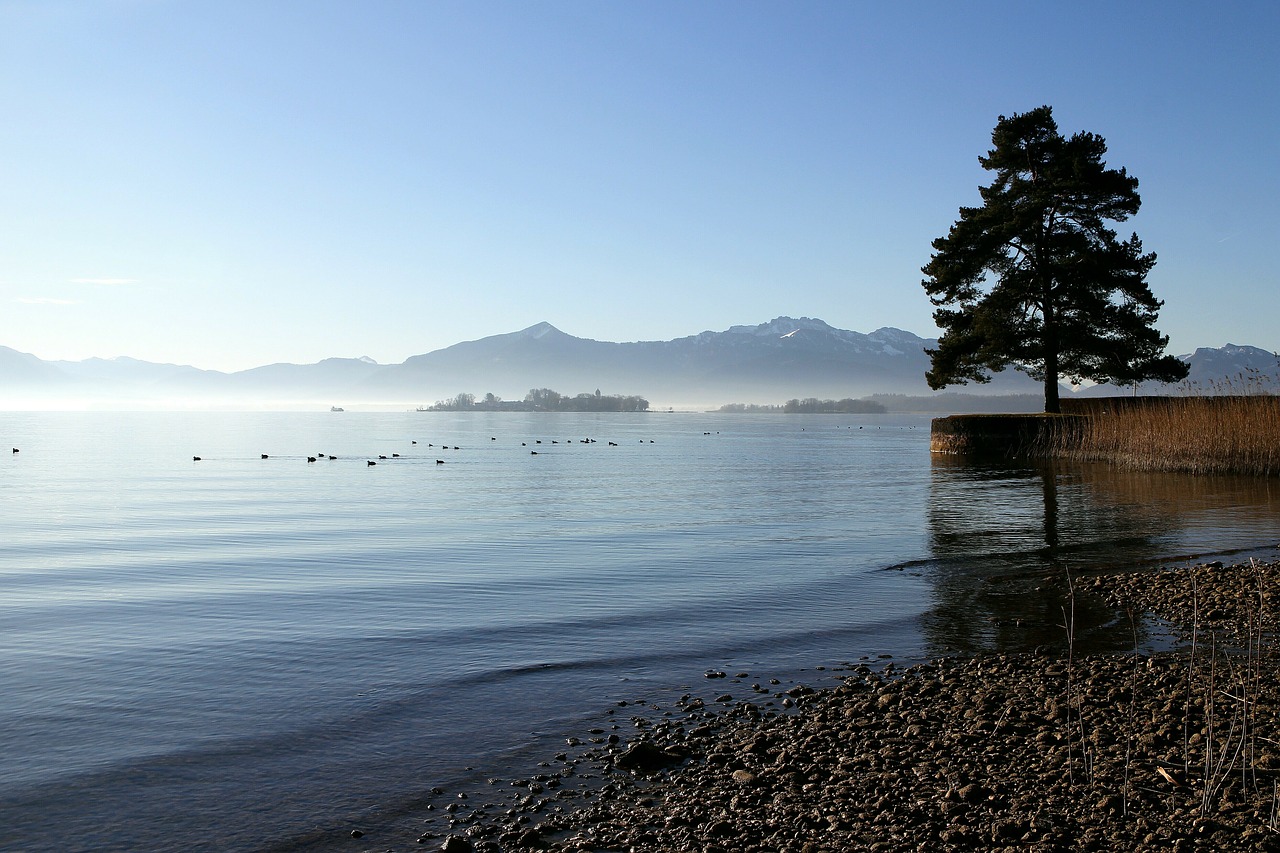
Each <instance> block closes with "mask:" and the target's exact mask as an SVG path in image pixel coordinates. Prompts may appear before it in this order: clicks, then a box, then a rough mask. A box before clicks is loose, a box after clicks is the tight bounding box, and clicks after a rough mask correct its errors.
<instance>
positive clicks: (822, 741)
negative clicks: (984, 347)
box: [329, 561, 1280, 853]
mask: <svg viewBox="0 0 1280 853" xmlns="http://www.w3.org/2000/svg"><path fill="white" fill-rule="evenodd" d="M1063 586H1064V591H1065V593H1066V599H1065V600H1066V604H1067V607H1066V608H1065V609H1064V615H1066V616H1067V619H1068V623H1067V624H1069V619H1070V617H1069V614H1070V612H1071V605H1072V604H1074V603H1075V602H1076V601H1077V600H1084V599H1089V598H1091V599H1094V600H1095V603H1096V601H1101V602H1102V603H1103V604H1104V605H1105V606H1106V607H1109V608H1111V609H1112V610H1113V612H1114V613H1115V614H1116V615H1117V618H1129V619H1133V620H1137V619H1139V618H1141V617H1142V616H1143V615H1151V616H1154V617H1157V618H1160V619H1163V620H1166V621H1167V622H1168V623H1170V624H1171V625H1174V626H1177V627H1178V628H1179V629H1180V632H1181V637H1180V640H1181V641H1180V643H1179V645H1178V647H1177V648H1175V649H1173V650H1171V651H1160V652H1156V653H1150V654H1149V653H1144V652H1142V651H1140V650H1138V649H1137V648H1135V650H1134V651H1132V652H1128V653H1120V654H1090V655H1075V654H1073V653H1072V652H1073V649H1072V647H1071V646H1070V644H1068V649H1067V652H1066V654H1056V653H1049V652H1044V651H1041V652H1039V653H1036V652H1026V653H1018V654H988V655H981V654H978V655H951V656H947V657H944V658H940V659H938V660H935V661H932V662H930V663H920V664H915V665H912V666H908V667H905V668H901V669H899V668H898V665H897V664H896V663H895V662H893V661H892V660H889V661H887V662H886V660H883V659H879V660H863V661H861V662H858V663H856V664H848V665H846V666H842V667H829V668H824V667H819V668H817V669H816V670H815V672H814V674H815V675H816V676H818V677H819V678H821V679H823V680H826V679H829V678H835V679H838V680H839V682H840V683H839V684H838V686H834V687H820V688H817V689H815V688H814V687H811V686H808V685H805V684H792V685H784V684H782V683H781V682H778V681H777V680H776V679H774V680H772V681H770V680H767V679H757V678H753V676H752V675H750V674H748V673H724V674H720V673H708V676H709V677H712V676H715V677H714V678H711V681H709V682H708V683H709V684H714V685H715V686H714V687H713V691H714V690H719V689H720V687H721V686H723V688H724V689H723V691H722V692H721V693H720V694H719V695H718V696H716V698H715V699H714V700H713V701H707V700H705V699H703V698H699V697H696V696H694V695H693V694H692V692H690V693H686V694H685V695H684V696H682V697H680V699H679V700H678V701H676V702H675V703H674V704H671V705H669V706H667V707H663V706H660V705H658V704H657V703H652V702H644V701H642V700H638V701H637V702H633V703H628V702H625V701H622V702H619V703H618V706H617V707H615V708H613V709H610V711H609V712H608V713H609V718H610V719H611V720H612V721H613V722H612V723H611V724H609V725H607V726H605V727H600V728H596V729H592V730H591V731H590V732H588V733H585V734H584V736H583V737H581V738H570V739H569V742H568V744H567V747H568V748H567V749H566V750H565V751H563V752H560V753H558V754H556V755H555V756H554V758H552V759H549V760H547V761H544V762H542V763H541V764H540V765H539V766H538V767H537V768H535V771H536V772H534V773H532V775H530V776H529V777H527V778H522V779H514V780H498V779H491V780H489V782H490V786H491V787H490V788H489V789H488V790H487V791H484V792H472V793H470V794H467V793H465V792H460V793H453V792H446V791H443V790H440V789H434V790H433V791H432V792H431V795H430V796H429V797H428V799H427V801H426V803H425V804H424V806H423V809H424V811H423V813H421V814H416V815H415V816H413V818H412V819H410V818H409V817H408V816H406V818H405V820H403V821H401V822H399V823H398V826H397V827H396V828H394V829H393V828H391V827H388V828H385V829H380V830H377V831H371V832H369V833H368V835H366V834H365V833H364V831H363V830H361V829H360V828H358V827H350V828H347V829H345V830H343V833H344V835H346V836H348V837H347V838H346V839H345V844H342V845H341V846H342V848H343V849H347V850H361V851H363V850H370V851H373V850H378V851H385V850H388V849H395V850H407V849H427V850H445V851H450V853H453V852H454V851H468V850H473V851H486V853H498V851H510V850H551V851H675V850H690V851H692V850H699V851H710V853H715V851H724V853H729V851H761V853H763V851H784V850H786V851H826V850H830V851H836V850H855V849H856V850H878V851H898V850H903V851H905V850H967V849H975V848H979V849H993V850H999V849H1009V850H1015V849H1016V850H1037V851H1056V850H1062V851H1066V850H1112V849H1129V850H1146V849H1151V850H1155V849H1160V850H1192V849H1217V850H1280V832H1278V831H1277V830H1280V795H1278V794H1277V790H1280V789H1278V788H1277V786H1278V785H1280V723H1278V722H1277V720H1278V719H1280V654H1278V653H1280V643H1277V640H1276V627H1277V626H1276V615H1275V613H1274V612H1272V607H1273V605H1274V604H1280V597H1278V598H1276V599H1274V600H1273V598H1272V595H1273V593H1272V590H1278V592H1277V593H1276V595H1277V596H1280V562H1274V561H1273V562H1257V561H1250V562H1247V563H1236V564H1234V565H1225V564H1223V563H1221V562H1218V561H1215V562H1211V563H1208V564H1202V565H1198V566H1188V567H1182V568H1177V569H1155V570H1140V571H1129V572H1122V573H1109V574H1103V575H1097V576H1090V577H1088V578H1085V579H1082V580H1077V581H1076V582H1074V583H1073V584H1072V585H1071V587H1070V588H1067V584H1066V583H1065V582H1064V584H1063ZM1134 631H1135V638H1136V631H1137V628H1136V622H1135V627H1134ZM1064 633H1065V631H1064ZM720 677H723V679H724V680H723V681H721V680H719V678H720ZM424 815H425V818H424ZM329 837H330V839H332V837H333V836H332V834H330V835H329ZM388 844H391V845H395V846H393V847H388V846H387V845H388ZM370 845H375V846H370Z"/></svg>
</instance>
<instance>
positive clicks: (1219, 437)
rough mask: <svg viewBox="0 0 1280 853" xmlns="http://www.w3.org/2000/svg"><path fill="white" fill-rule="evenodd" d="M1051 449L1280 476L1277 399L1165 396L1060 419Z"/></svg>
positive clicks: (1150, 464) (1151, 467)
mask: <svg viewBox="0 0 1280 853" xmlns="http://www.w3.org/2000/svg"><path fill="white" fill-rule="evenodd" d="M1051 454H1052V455H1054V456H1059V457H1066V458H1070V459H1080V460H1097V461H1104V462H1112V463H1116V464H1120V465H1124V466H1127V467H1132V468H1137V469H1139V470H1145V471H1185V472H1188V473H1194V474H1252V475H1259V474H1260V475H1263V476H1274V475H1276V474H1280V396H1275V395H1272V394H1256V395H1238V396H1188V397H1170V398H1163V399H1161V400H1159V401H1153V402H1152V403H1151V404H1149V405H1140V406H1116V407H1115V408H1114V409H1112V410H1110V411H1105V412H1098V413H1095V414H1091V415H1089V416H1088V417H1085V418H1078V419H1073V420H1071V421H1068V422H1065V423H1064V424H1063V425H1062V428H1061V429H1060V430H1058V432H1057V434H1056V435H1055V436H1054V438H1053V440H1052V450H1051Z"/></svg>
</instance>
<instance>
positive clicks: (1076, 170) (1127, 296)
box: [921, 106, 1187, 412]
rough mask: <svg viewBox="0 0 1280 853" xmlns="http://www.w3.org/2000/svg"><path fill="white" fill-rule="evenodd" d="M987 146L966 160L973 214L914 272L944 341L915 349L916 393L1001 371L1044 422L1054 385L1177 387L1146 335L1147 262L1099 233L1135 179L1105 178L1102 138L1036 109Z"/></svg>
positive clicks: (1150, 320)
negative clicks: (920, 376)
mask: <svg viewBox="0 0 1280 853" xmlns="http://www.w3.org/2000/svg"><path fill="white" fill-rule="evenodd" d="M991 142H992V146H993V147H992V149H991V150H990V151H989V152H987V155H986V156H985V157H979V158H978V162H979V163H981V164H982V167H983V168H984V169H987V170H989V171H992V172H994V173H995V178H994V180H992V182H991V184H990V185H989V186H985V187H980V188H979V193H980V194H981V196H982V202H983V204H982V206H981V207H961V208H960V218H959V219H958V220H957V221H956V222H955V224H954V225H952V226H951V230H950V231H949V232H948V234H947V236H945V237H939V238H938V239H936V240H934V241H933V248H934V250H935V253H934V255H933V256H932V258H931V260H930V261H929V263H928V264H926V265H925V266H924V267H923V268H922V269H921V271H922V272H923V273H924V274H925V276H926V278H925V280H924V282H923V284H924V288H925V291H926V292H927V293H928V294H929V300H930V301H931V302H932V303H933V304H934V305H935V306H937V310H936V311H934V314H933V318H934V322H935V323H937V325H938V328H940V329H942V330H943V334H942V335H941V336H940V337H939V339H938V347H937V349H932V350H928V353H929V357H930V358H931V359H932V369H931V370H930V371H929V372H928V373H927V374H926V375H925V378H926V379H927V380H928V382H929V386H930V387H931V388H934V389H940V388H944V387H946V386H948V385H953V384H964V383H966V382H969V381H974V382H988V381H990V375H991V373H992V372H997V371H1000V370H1003V369H1004V368H1005V367H1009V366H1013V367H1014V368H1016V369H1018V370H1022V371H1024V372H1026V373H1027V374H1029V375H1030V376H1032V377H1033V378H1035V379H1039V380H1043V382H1044V396H1045V411H1046V412H1057V411H1058V410H1059V402H1058V383H1059V381H1060V379H1061V378H1063V377H1065V378H1067V379H1069V380H1070V381H1071V382H1073V383H1078V382H1080V381H1082V380H1086V379H1087V380H1089V381H1092V382H1113V383H1116V384H1127V383H1131V382H1139V381H1142V380H1144V379H1158V380H1161V381H1165V382H1174V381H1177V380H1179V379H1182V378H1183V377H1185V376H1186V374H1187V366H1186V365H1185V364H1183V363H1182V362H1181V361H1179V360H1178V359H1176V358H1174V357H1173V356H1169V355H1164V349H1165V347H1166V346H1167V345H1168V343H1169V338H1168V337H1167V336H1165V335H1161V334H1160V332H1159V331H1157V329H1156V328H1155V321H1156V319H1157V316H1158V313H1159V310H1160V307H1161V306H1162V305H1163V304H1164V303H1163V302H1161V301H1160V300H1159V299H1156V298H1155V296H1154V295H1152V293H1151V290H1150V288H1149V287H1148V285H1147V273H1149V272H1150V271H1151V268H1152V267H1153V266H1154V265H1155V262H1156V256H1155V254H1154V253H1148V254H1143V251H1142V241H1140V240H1139V239H1138V236H1137V234H1133V235H1132V236H1130V237H1129V239H1127V240H1120V239H1118V238H1117V236H1116V232H1115V231H1113V230H1112V229H1111V228H1110V227H1108V226H1107V224H1106V223H1107V222H1123V221H1124V220H1126V219H1128V218H1129V217H1130V216H1131V215H1133V214H1135V213H1137V211H1138V208H1139V206H1140V205H1141V203H1142V201H1141V198H1140V197H1139V196H1138V180H1137V178H1134V177H1132V176H1130V175H1129V174H1127V173H1126V171H1125V170H1124V169H1123V168H1121V169H1118V170H1117V169H1109V168H1107V165H1106V162H1105V161H1104V160H1103V155H1105V154H1106V151H1107V144H1106V141H1105V140H1104V139H1103V138H1102V137H1100V136H1098V135H1096V134H1093V133H1083V132H1082V133H1077V134H1075V135H1073V136H1071V137H1070V138H1064V137H1063V136H1062V134H1061V133H1059V132H1058V125H1057V122H1055V121H1054V118H1053V110H1052V108H1051V107H1047V106H1045V107H1039V108H1038V109H1034V110H1031V111H1030V112H1026V113H1022V114H1014V115H1013V116H1010V117H1008V118H1006V117H1004V116H1001V117H1000V119H999V121H998V123H997V124H996V127H995V130H994V131H992V134H991Z"/></svg>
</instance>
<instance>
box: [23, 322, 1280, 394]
mask: <svg viewBox="0 0 1280 853" xmlns="http://www.w3.org/2000/svg"><path fill="white" fill-rule="evenodd" d="M936 344H937V341H936V340H934V339H930V338H921V337H919V336H917V335H914V334H912V333H911V332H906V331H903V330H901V329H894V328H881V329H877V330H875V331H874V332H870V333H867V334H864V333H861V332H853V331H847V330H843V329H836V328H834V327H832V326H830V325H828V324H827V323H825V322H823V321H822V320H818V319H813V318H809V317H801V318H798V319H797V318H792V317H778V318H776V319H773V320H770V321H769V322H767V323H761V324H759V325H757V326H732V327H730V328H728V329H726V330H724V331H721V332H712V331H705V332H701V333H699V334H696V335H690V336H688V337H683V338H676V339H674V340H670V341H638V342H632V343H611V342H607V341H596V340H591V339H589V338H579V337H574V336H573V335H569V334H566V333H564V332H562V331H560V330H559V329H557V328H556V327H555V326H553V325H551V324H550V323H538V324H537V325H534V326H530V327H529V328H527V329H521V330H520V331H517V332H510V333H507V334H500V335H493V336H490V337H486V338H481V339H479V340H474V341H464V342H462V343H457V344H454V345H452V346H449V347H445V348H444V349H439V350H435V351H433V352H428V353H424V354H422V355H415V356H413V357H411V358H408V359H406V360H405V361H404V362H403V363H401V364H390V365H381V364H377V363H376V362H374V361H373V360H372V359H368V358H329V359H325V360H323V361H320V362H317V363H315V364H271V365H264V366H262V367H256V368H253V369H251V370H243V371H238V372H234V373H223V372H219V371H214V370H201V369H199V368H196V367H192V366H188V365H174V364H155V363H151V362H144V361H138V360H136V359H131V358H117V359H98V358H91V359H86V360H84V361H79V362H67V361H57V362H52V361H51V362H45V361H42V360H40V359H39V358H36V357H35V356H33V355H29V354H26V353H20V352H17V351H16V350H12V349H8V348H5V347H0V394H5V395H8V396H9V397H11V398H17V399H40V398H42V397H48V398H65V397H70V398H73V399H79V400H83V401H87V402H89V403H94V402H104V403H105V402H106V401H110V402H112V403H119V402H120V401H122V400H123V401H125V402H128V401H138V402H140V403H155V402H157V401H166V400H183V401H205V402H209V403H216V404H219V405H229V406H234V405H245V406H270V405H273V404H281V405H299V404H302V405H315V406H318V407H321V408H323V409H328V407H329V406H330V405H351V404H361V403H364V404H382V405H397V406H399V405H404V406H410V407H411V406H416V405H419V404H423V405H426V404H431V403H433V402H435V401H437V400H445V399H449V398H452V397H454V396H456V395H458V394H460V393H470V394H474V395H476V396H477V397H479V396H483V395H484V394H489V393H492V394H495V395H497V396H498V397H500V398H503V399H507V400H519V399H523V397H524V395H525V394H526V393H527V392H528V391H529V390H530V389H532V388H551V389H554V390H556V391H559V392H561V393H564V394H568V395H574V394H579V393H583V392H594V391H596V390H602V391H603V392H604V393H607V394H623V395H633V394H634V395H642V396H644V397H645V398H646V399H648V400H650V401H651V402H652V403H653V405H654V406H655V407H665V406H668V405H698V406H720V405H722V404H725V403H736V402H741V403H773V404H780V403H782V402H783V401H785V400H789V399H796V398H799V399H804V398H810V397H812V398H818V399H835V400H839V399H844V398H861V397H867V396H870V395H906V396H909V397H918V398H922V400H921V401H920V402H916V401H912V402H913V405H914V407H915V408H916V409H917V410H924V409H927V408H929V404H928V403H927V400H926V399H923V398H936V397H937V396H938V395H937V394H936V393H935V392H932V391H931V390H930V389H929V388H928V386H927V385H926V384H925V381H924V374H925V371H926V370H928V367H929V359H928V356H927V355H926V354H925V352H924V350H925V348H926V347H933V346H935V345H936ZM1185 358H1186V359H1187V360H1188V361H1190V362H1191V364H1192V378H1193V380H1194V381H1198V382H1201V383H1203V384H1204V385H1205V386H1206V387H1207V386H1210V385H1212V384H1213V383H1221V382H1222V381H1224V380H1226V379H1227V378H1230V379H1231V381H1232V382H1238V381H1241V380H1237V379H1236V377H1237V376H1246V375H1247V376H1252V377H1254V379H1253V380H1251V381H1254V382H1255V384H1257V383H1258V382H1260V381H1261V380H1260V379H1258V378H1257V377H1258V376H1261V375H1262V374H1266V376H1267V380H1266V381H1268V382H1270V381H1274V379H1273V377H1274V376H1275V375H1276V373H1277V369H1276V358H1275V356H1273V355H1272V354H1271V353H1267V352H1265V351H1264V350H1260V349H1257V348H1255V347H1239V346H1235V345H1228V346H1226V347H1223V348H1221V349H1209V348H1205V349H1200V350H1197V351H1196V352H1195V353H1194V354H1193V355H1191V356H1186V357H1185ZM1250 371H1253V372H1252V373H1250ZM1139 390H1140V392H1142V393H1153V394H1154V393H1169V392H1168V390H1167V389H1163V388H1162V387H1161V386H1155V385H1153V386H1152V387H1151V388H1147V387H1143V388H1141V389H1139ZM951 391H952V392H956V391H959V392H962V393H964V394H980V395H984V396H987V395H1017V394H1029V395H1038V394H1039V393H1040V391H1041V388H1040V385H1039V383H1037V382H1034V381H1032V380H1031V379H1029V378H1028V377H1026V376H1024V375H1023V374H1021V373H1018V372H1016V371H1005V372H1003V373H1000V374H997V375H996V376H995V377H994V379H993V381H992V382H991V383H990V384H987V385H969V386H957V387H956V388H953V389H951ZM1064 393H1068V394H1069V393H1071V392H1070V391H1069V390H1066V391H1064ZM1079 393H1082V394H1088V395H1094V394H1099V393H1111V394H1115V393H1131V389H1115V388H1110V387H1107V386H1103V387H1101V388H1096V389H1088V390H1085V391H1081V392H1079ZM956 402H958V401H956ZM1008 402H1012V400H1008V401H1006V403H1008ZM889 405H890V408H891V409H893V408H896V407H895V406H894V405H893V404H892V403H890V404H889ZM940 405H942V406H944V407H946V406H947V405H948V404H947V403H945V402H944V403H941V404H940Z"/></svg>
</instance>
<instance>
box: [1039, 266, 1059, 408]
mask: <svg viewBox="0 0 1280 853" xmlns="http://www.w3.org/2000/svg"><path fill="white" fill-rule="evenodd" d="M1041 292H1042V293H1043V294H1044V296H1043V298H1044V306H1043V309H1042V316H1043V317H1044V332H1043V334H1044V410H1045V412H1046V413H1047V414H1051V415H1057V414H1061V412H1062V404H1061V403H1060V402H1059V400H1058V316H1057V311H1056V310H1054V309H1055V306H1054V303H1053V282H1051V281H1048V280H1044V282H1043V284H1042V285H1041Z"/></svg>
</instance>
